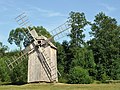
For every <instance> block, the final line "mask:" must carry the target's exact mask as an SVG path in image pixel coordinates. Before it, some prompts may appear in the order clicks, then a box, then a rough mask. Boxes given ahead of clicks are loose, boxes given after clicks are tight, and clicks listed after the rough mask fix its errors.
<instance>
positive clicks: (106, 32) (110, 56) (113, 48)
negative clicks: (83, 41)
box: [89, 12, 120, 80]
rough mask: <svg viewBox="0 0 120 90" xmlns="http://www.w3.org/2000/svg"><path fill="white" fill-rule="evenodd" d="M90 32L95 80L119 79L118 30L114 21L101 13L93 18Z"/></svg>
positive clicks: (119, 38)
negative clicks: (95, 71) (95, 70)
mask: <svg viewBox="0 0 120 90" xmlns="http://www.w3.org/2000/svg"><path fill="white" fill-rule="evenodd" d="M91 30H92V32H91V35H92V36H94V38H93V39H92V40H90V41H89V45H90V48H91V49H92V50H93V53H94V58H95V63H96V64H97V67H96V69H97V72H98V74H97V77H96V78H97V80H104V78H106V77H108V78H109V79H120V78H118V77H117V76H119V75H120V73H119V72H120V68H119V67H120V65H119V64H118V63H119V62H120V56H119V55H120V52H119V51H120V43H119V42H120V29H119V26H117V21H116V19H114V18H111V17H109V16H106V15H105V14H104V13H102V12H101V13H99V14H97V15H96V16H95V20H94V23H92V26H91ZM108 78H106V79H108Z"/></svg>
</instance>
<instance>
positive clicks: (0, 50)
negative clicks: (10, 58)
mask: <svg viewBox="0 0 120 90" xmlns="http://www.w3.org/2000/svg"><path fill="white" fill-rule="evenodd" d="M7 50H8V47H7V46H5V45H3V44H2V42H0V57H2V56H3V55H5V51H7Z"/></svg>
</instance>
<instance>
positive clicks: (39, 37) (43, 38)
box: [36, 35, 57, 49]
mask: <svg viewBox="0 0 120 90" xmlns="http://www.w3.org/2000/svg"><path fill="white" fill-rule="evenodd" d="M36 39H37V40H48V38H46V37H45V36H43V35H41V36H38V37H37V38H36ZM48 44H49V45H50V46H51V47H52V48H54V49H57V47H56V46H55V45H54V44H53V43H52V42H50V41H48Z"/></svg>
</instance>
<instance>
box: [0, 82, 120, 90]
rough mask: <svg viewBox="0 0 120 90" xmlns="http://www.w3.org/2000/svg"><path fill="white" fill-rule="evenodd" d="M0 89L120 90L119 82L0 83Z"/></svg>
mask: <svg viewBox="0 0 120 90" xmlns="http://www.w3.org/2000/svg"><path fill="white" fill-rule="evenodd" d="M0 90H120V83H116V84H62V83H57V84H40V83H33V84H25V85H0Z"/></svg>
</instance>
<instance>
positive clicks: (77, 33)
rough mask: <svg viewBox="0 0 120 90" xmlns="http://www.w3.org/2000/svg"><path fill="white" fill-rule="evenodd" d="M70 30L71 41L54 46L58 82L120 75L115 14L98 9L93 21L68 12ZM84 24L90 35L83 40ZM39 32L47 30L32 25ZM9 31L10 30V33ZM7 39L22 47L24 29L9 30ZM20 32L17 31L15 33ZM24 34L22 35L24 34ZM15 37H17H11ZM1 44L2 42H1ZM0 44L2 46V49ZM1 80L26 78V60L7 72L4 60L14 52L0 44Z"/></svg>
mask: <svg viewBox="0 0 120 90" xmlns="http://www.w3.org/2000/svg"><path fill="white" fill-rule="evenodd" d="M68 21H69V25H70V26H71V33H70V34H69V35H68V37H69V38H70V41H63V42H62V43H61V44H60V43H58V42H55V45H56V46H57V50H58V51H57V62H58V70H59V72H60V73H61V76H59V82H65V83H87V84H88V83H92V82H93V81H95V80H96V81H101V82H105V81H106V80H119V79H120V26H119V25H118V23H117V21H116V19H115V18H112V17H109V16H107V15H105V14H104V13H103V12H100V13H98V14H97V15H96V16H95V18H94V21H91V22H90V21H88V20H87V19H86V17H85V14H84V13H80V12H71V13H70V14H69V17H68ZM86 27H90V28H89V29H90V30H91V31H90V32H89V33H90V36H91V39H90V40H88V41H85V37H86V36H87V35H86V33H85V31H86V30H88V28H87V29H86ZM34 28H35V29H36V31H37V32H38V34H41V31H42V32H43V33H42V34H43V35H46V36H49V37H50V34H49V33H48V32H47V31H46V30H45V29H44V28H43V27H39V26H38V27H34ZM11 32H12V33H11ZM11 32H10V35H9V39H8V41H9V42H10V43H11V44H12V43H13V42H15V44H16V45H17V46H18V47H20V49H21V42H22V43H23V42H24V41H25V37H21V35H23V32H22V30H21V29H20V28H17V29H16V30H12V31H11ZM18 32H19V33H18ZM23 36H24V35H23ZM14 37H16V38H18V39H17V40H16V39H15V38H14ZM0 45H1V44H0ZM2 48H3V49H2ZM1 50H3V51H2V52H0V55H1V56H0V57H1V58H0V81H2V82H4V81H6V82H14V83H16V82H26V81H27V60H24V61H23V62H22V63H21V64H20V65H18V66H17V67H16V68H14V69H13V70H12V72H9V70H8V69H7V66H6V64H5V63H4V61H5V60H7V59H10V58H11V56H13V55H15V54H16V52H19V51H13V52H8V53H5V50H6V47H5V46H4V45H1V46H0V51H1ZM1 53H2V54H1Z"/></svg>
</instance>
